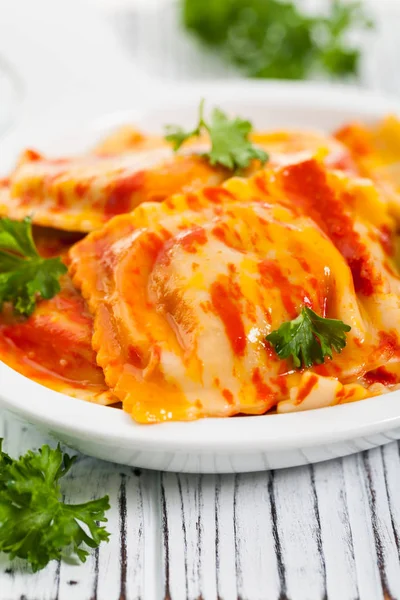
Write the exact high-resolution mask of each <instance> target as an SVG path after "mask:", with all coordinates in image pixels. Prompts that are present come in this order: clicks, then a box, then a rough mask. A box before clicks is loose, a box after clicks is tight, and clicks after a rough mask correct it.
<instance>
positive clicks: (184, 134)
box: [165, 100, 268, 170]
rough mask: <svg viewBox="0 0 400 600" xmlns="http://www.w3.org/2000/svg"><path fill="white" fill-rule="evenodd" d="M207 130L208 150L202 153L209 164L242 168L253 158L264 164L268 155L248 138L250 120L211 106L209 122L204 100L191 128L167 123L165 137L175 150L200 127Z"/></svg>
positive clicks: (198, 130)
mask: <svg viewBox="0 0 400 600" xmlns="http://www.w3.org/2000/svg"><path fill="white" fill-rule="evenodd" d="M203 129H204V130H205V131H207V132H208V134H209V136H210V141H211V150H210V152H206V153H205V154H203V156H204V157H206V158H207V159H208V160H209V162H210V164H211V165H216V164H219V165H222V166H223V167H226V168H227V169H231V170H235V169H244V168H245V167H248V166H249V164H250V162H251V161H252V160H253V159H258V160H259V161H261V163H262V164H264V163H265V162H266V161H267V160H268V154H267V153H266V152H264V150H261V149H260V148H257V147H256V146H254V145H253V144H252V142H251V141H250V140H249V134H250V133H251V131H252V124H251V123H250V121H245V120H243V119H241V118H240V117H235V118H233V119H229V117H228V116H227V115H226V114H225V113H224V112H223V111H222V110H220V109H219V108H215V109H214V110H213V111H212V113H211V117H210V120H209V122H207V121H205V119H204V100H202V101H201V103H200V109H199V122H198V124H197V127H196V128H195V129H191V130H189V131H185V130H184V129H182V128H181V127H176V126H174V125H168V126H167V128H166V136H165V139H166V140H167V141H168V142H171V143H172V145H173V149H174V151H175V152H176V151H177V150H179V148H180V147H181V146H182V144H183V143H184V142H185V141H186V140H188V139H189V138H191V137H198V136H199V135H200V134H201V132H202V130H203Z"/></svg>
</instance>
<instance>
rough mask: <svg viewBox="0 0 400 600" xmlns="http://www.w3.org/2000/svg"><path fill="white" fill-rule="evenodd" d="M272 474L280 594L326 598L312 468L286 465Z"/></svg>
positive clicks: (298, 598) (301, 598)
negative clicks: (280, 558)
mask: <svg viewBox="0 0 400 600" xmlns="http://www.w3.org/2000/svg"><path fill="white" fill-rule="evenodd" d="M272 476H273V480H272V493H273V496H274V499H275V506H276V521H277V536H278V539H279V547H280V549H281V557H282V567H283V573H284V586H283V590H282V593H283V595H284V596H283V597H286V596H287V597H288V598H291V599H293V598H296V600H310V598H313V599H314V598H315V599H320V598H321V599H322V598H325V597H326V585H327V579H326V564H325V557H324V553H323V548H322V545H321V527H320V517H319V512H318V505H317V502H316V497H315V493H314V489H313V485H312V473H311V469H310V467H299V468H297V469H287V470H283V471H276V472H275V473H273V475H272ZM281 597H282V596H281Z"/></svg>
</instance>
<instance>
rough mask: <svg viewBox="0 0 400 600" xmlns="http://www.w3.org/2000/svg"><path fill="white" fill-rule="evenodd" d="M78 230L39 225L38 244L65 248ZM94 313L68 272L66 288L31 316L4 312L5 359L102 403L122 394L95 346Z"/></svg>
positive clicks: (0, 324) (1, 344)
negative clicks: (115, 390)
mask: <svg viewBox="0 0 400 600" xmlns="http://www.w3.org/2000/svg"><path fill="white" fill-rule="evenodd" d="M79 237H82V236H77V234H76V233H69V232H60V231H55V230H49V229H42V228H40V227H36V228H34V240H35V244H36V248H37V249H38V251H39V253H40V255H41V256H43V257H46V258H50V257H54V256H59V255H63V254H65V252H66V250H67V249H68V248H69V247H70V246H71V245H72V244H73V243H74V242H75V241H77V239H79ZM92 332H93V319H92V316H91V314H90V313H89V311H88V308H87V306H86V303H85V301H84V300H83V298H82V296H81V294H80V293H79V292H78V291H77V290H76V289H75V288H74V287H73V285H72V282H71V280H70V278H69V277H68V276H64V277H63V280H62V285H61V291H60V293H59V294H58V295H57V296H55V297H54V298H52V299H51V300H44V301H41V302H40V303H39V304H38V307H37V309H36V310H35V312H34V313H33V315H32V316H31V317H29V318H28V319H24V318H21V317H17V316H15V315H14V313H13V311H12V308H11V307H10V306H6V307H5V308H4V310H3V312H2V313H0V360H2V361H3V362H4V363H6V364H7V365H8V366H9V367H12V368H13V369H15V370H16V371H18V372H19V373H21V374H22V375H25V376H26V377H29V378H30V379H33V380H34V381H37V382H38V383H41V384H42V385H45V386H46V387H49V388H51V389H53V390H56V391H58V392H62V393H64V394H67V395H69V396H73V397H76V398H82V399H83V400H87V401H89V402H95V403H97V404H115V403H116V402H117V401H118V400H117V398H115V396H114V395H113V394H112V393H111V392H110V390H109V389H108V387H107V385H106V383H105V381H104V375H103V372H102V370H101V369H100V368H99V367H98V366H97V364H96V355H95V353H94V351H93V349H92Z"/></svg>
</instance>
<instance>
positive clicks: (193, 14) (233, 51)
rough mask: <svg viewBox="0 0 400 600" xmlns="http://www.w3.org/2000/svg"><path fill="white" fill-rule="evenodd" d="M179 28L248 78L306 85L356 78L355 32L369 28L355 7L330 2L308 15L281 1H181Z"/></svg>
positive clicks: (356, 4)
mask: <svg viewBox="0 0 400 600" xmlns="http://www.w3.org/2000/svg"><path fill="white" fill-rule="evenodd" d="M181 2H182V20H183V24H184V27H185V28H186V29H187V30H188V31H190V32H191V33H192V34H194V35H195V36H196V37H197V38H199V39H200V40H201V42H202V43H203V44H205V45H206V46H208V47H209V48H211V49H212V50H214V51H215V52H217V53H218V54H220V55H221V56H222V57H223V58H224V59H225V60H226V61H227V62H228V63H231V64H233V65H235V66H237V67H239V69H240V70H241V71H242V72H243V74H245V75H247V76H249V77H260V78H277V79H305V78H306V77H308V76H309V75H315V74H324V75H328V76H329V77H336V78H343V77H346V76H351V75H355V74H357V71H358V68H359V62H360V56H361V51H360V49H359V48H358V47H355V46H354V45H353V44H351V43H350V41H349V37H350V36H349V33H350V32H351V31H352V30H354V29H358V30H360V29H365V28H370V27H372V25H373V24H372V22H371V20H370V19H369V18H368V17H367V15H366V14H365V11H364V10H363V8H362V7H361V5H360V3H359V2H350V3H349V2H344V1H343V0H332V1H331V2H330V3H329V8H328V12H327V13H326V14H318V15H315V14H309V13H308V12H305V11H304V9H303V10H302V9H301V8H299V6H298V4H299V3H298V2H288V1H285V0H282V1H280V0H181Z"/></svg>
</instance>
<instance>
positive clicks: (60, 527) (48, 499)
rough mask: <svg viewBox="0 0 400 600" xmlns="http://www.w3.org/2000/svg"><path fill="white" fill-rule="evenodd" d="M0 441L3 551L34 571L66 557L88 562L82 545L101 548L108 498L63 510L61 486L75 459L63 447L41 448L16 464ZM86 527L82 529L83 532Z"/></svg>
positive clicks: (65, 506) (0, 548)
mask: <svg viewBox="0 0 400 600" xmlns="http://www.w3.org/2000/svg"><path fill="white" fill-rule="evenodd" d="M1 446H2V440H1V439H0V551H2V552H7V553H9V554H10V557H11V558H15V557H19V558H24V559H26V560H27V561H28V562H29V563H30V565H31V567H32V569H33V571H38V570H40V569H43V568H44V567H45V566H46V565H47V564H48V562H49V561H51V560H59V559H60V558H61V557H62V556H63V555H64V553H65V551H69V552H72V554H73V555H75V556H77V557H78V558H79V559H80V560H81V561H82V562H85V560H86V557H87V555H88V552H87V551H86V550H85V549H84V548H82V547H81V545H82V543H85V544H87V545H88V546H89V547H90V548H97V546H98V545H99V544H100V542H102V541H108V538H109V534H108V532H107V531H106V530H105V528H104V527H101V526H99V525H98V522H99V521H100V522H106V521H107V519H106V518H105V516H104V513H105V511H106V510H108V509H109V508H110V506H109V502H108V496H104V498H100V499H99V500H92V501H90V502H87V503H85V504H75V505H73V504H64V503H63V502H62V501H61V497H62V496H61V490H60V485H59V480H60V479H61V478H62V477H64V475H66V474H67V473H68V471H69V470H70V468H71V466H72V465H73V463H74V461H75V457H70V456H68V454H63V453H62V451H61V449H60V446H58V447H57V448H56V449H52V448H50V447H49V446H47V445H46V446H43V447H42V448H41V449H40V450H39V451H38V452H32V451H28V452H27V453H26V454H25V455H23V456H21V457H20V458H19V459H16V460H13V459H12V458H10V456H8V454H6V453H5V452H3V451H2V449H1ZM82 525H83V526H82Z"/></svg>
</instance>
